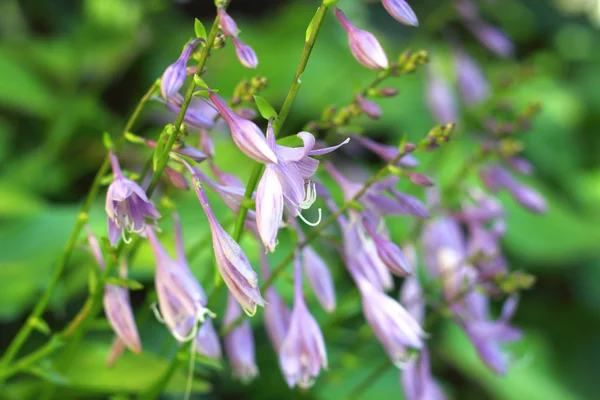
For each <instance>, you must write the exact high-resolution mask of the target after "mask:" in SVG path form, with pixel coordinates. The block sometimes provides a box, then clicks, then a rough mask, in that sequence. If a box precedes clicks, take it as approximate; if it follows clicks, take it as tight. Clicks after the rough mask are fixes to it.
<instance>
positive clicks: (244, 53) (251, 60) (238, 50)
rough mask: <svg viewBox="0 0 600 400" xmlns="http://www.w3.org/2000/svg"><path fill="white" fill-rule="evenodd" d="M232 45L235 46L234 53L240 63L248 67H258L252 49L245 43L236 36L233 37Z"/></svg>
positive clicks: (256, 58)
mask: <svg viewBox="0 0 600 400" xmlns="http://www.w3.org/2000/svg"><path fill="white" fill-rule="evenodd" d="M233 45H234V46H235V54H237V58H238V60H239V61H240V63H241V64H242V65H243V66H244V67H246V68H249V69H256V67H258V57H256V53H255V52H254V50H253V49H252V47H250V46H248V45H247V44H246V43H244V42H242V41H241V40H240V39H238V38H233Z"/></svg>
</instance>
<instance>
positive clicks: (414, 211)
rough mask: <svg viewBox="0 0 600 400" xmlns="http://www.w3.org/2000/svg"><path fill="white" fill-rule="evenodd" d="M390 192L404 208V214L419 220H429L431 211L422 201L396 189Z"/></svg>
mask: <svg viewBox="0 0 600 400" xmlns="http://www.w3.org/2000/svg"><path fill="white" fill-rule="evenodd" d="M390 192H391V193H392V194H393V195H394V197H395V198H396V200H398V204H400V205H401V206H402V207H403V208H404V212H403V214H410V215H414V216H415V217H417V218H429V211H428V210H427V207H426V206H425V204H423V202H422V201H421V200H419V199H417V198H416V197H413V196H411V195H409V194H406V193H401V192H399V191H398V190H396V189H391V190H390Z"/></svg>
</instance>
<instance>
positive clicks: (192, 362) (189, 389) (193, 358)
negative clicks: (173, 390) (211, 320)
mask: <svg viewBox="0 0 600 400" xmlns="http://www.w3.org/2000/svg"><path fill="white" fill-rule="evenodd" d="M193 331H194V336H196V334H197V333H198V324H197V323H196V324H194V329H193ZM190 349H191V354H190V371H189V372H188V377H187V383H186V385H185V395H184V396H183V398H184V400H188V399H189V398H190V395H191V394H192V382H193V381H194V367H195V366H196V363H195V361H196V343H195V342H192V343H191V344H190Z"/></svg>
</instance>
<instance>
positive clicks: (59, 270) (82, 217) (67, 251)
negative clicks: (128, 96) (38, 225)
mask: <svg viewBox="0 0 600 400" xmlns="http://www.w3.org/2000/svg"><path fill="white" fill-rule="evenodd" d="M156 87H157V85H156V82H155V83H153V84H152V86H151V87H150V89H149V90H148V92H146V94H145V95H144V96H143V97H142V98H141V99H140V101H139V102H138V104H137V106H136V107H135V109H134V110H133V113H132V114H131V116H130V117H129V119H128V120H127V123H126V124H125V127H124V128H123V132H122V133H121V136H120V138H119V140H118V142H117V143H116V144H115V146H116V147H117V149H118V148H119V147H120V146H121V145H122V144H123V143H124V141H125V134H126V133H127V132H129V131H130V130H131V128H132V127H133V124H134V123H135V121H137V119H138V117H139V115H140V113H141V111H142V109H143V108H144V106H145V105H146V103H147V102H148V100H149V99H150V97H151V96H152V94H153V93H154V92H155V91H156ZM109 168H110V160H109V158H108V155H107V156H106V157H105V158H104V161H103V162H102V165H101V166H100V169H99V170H98V172H97V173H96V176H95V177H94V181H93V183H92V186H91V188H90V190H89V192H88V194H87V196H86V198H85V201H84V203H83V205H82V206H81V210H80V211H79V216H78V217H77V221H76V222H75V226H74V227H73V230H72V231H71V234H70V236H69V239H68V240H67V244H66V245H65V248H64V250H63V252H62V254H61V256H60V258H59V260H58V263H57V264H56V267H55V269H54V272H53V274H52V277H51V278H50V282H49V283H48V286H47V287H46V289H45V290H44V293H43V294H42V297H41V298H40V299H39V300H38V302H37V303H36V305H35V307H34V309H33V311H32V312H31V314H30V315H29V317H28V318H27V321H26V322H25V323H24V324H23V326H22V327H21V329H20V330H19V332H18V333H17V335H16V336H15V338H14V339H13V340H12V342H11V343H10V345H9V346H8V348H7V349H6V352H5V353H4V355H3V357H2V360H0V369H3V368H6V367H7V366H8V365H9V364H10V362H11V361H12V360H13V359H14V358H15V356H16V355H17V354H18V353H19V350H20V349H21V347H23V345H24V344H25V342H26V341H27V338H28V337H29V335H30V334H31V332H32V330H33V327H34V322H35V320H37V319H39V318H40V317H41V316H42V314H43V313H44V311H45V310H46V308H47V307H48V304H49V303H50V300H51V298H52V295H53V294H54V291H55V290H56V287H57V286H58V283H59V282H60V278H61V276H62V274H63V272H64V269H65V268H66V266H67V263H68V262H69V260H70V258H71V254H72V253H73V249H74V248H75V245H76V243H77V240H78V238H79V234H80V233H81V230H82V229H83V226H84V225H85V223H86V222H87V220H88V213H89V211H90V209H91V208H92V204H93V203H94V200H95V198H96V195H97V194H98V190H99V189H100V182H101V181H102V178H103V177H104V176H105V175H106V173H107V172H108V170H109Z"/></svg>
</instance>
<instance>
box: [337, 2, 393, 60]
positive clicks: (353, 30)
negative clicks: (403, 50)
mask: <svg viewBox="0 0 600 400" xmlns="http://www.w3.org/2000/svg"><path fill="white" fill-rule="evenodd" d="M334 12H335V16H336V17H337V19H338V21H340V24H342V27H343V28H344V30H345V31H346V33H347V34H348V43H349V44H350V51H351V52H352V55H353V56H354V58H356V60H357V61H358V62H359V63H361V64H362V65H364V66H365V67H367V68H370V69H387V68H388V66H389V62H388V59H387V56H386V54H385V51H384V50H383V48H382V47H381V45H380V44H379V42H378V41H377V39H376V38H375V36H373V34H371V33H370V32H367V31H363V30H362V29H358V28H357V27H355V26H354V25H352V23H351V22H350V20H349V19H348V18H346V16H345V15H344V13H343V12H342V11H341V10H340V9H339V8H335V9H334Z"/></svg>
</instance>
